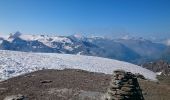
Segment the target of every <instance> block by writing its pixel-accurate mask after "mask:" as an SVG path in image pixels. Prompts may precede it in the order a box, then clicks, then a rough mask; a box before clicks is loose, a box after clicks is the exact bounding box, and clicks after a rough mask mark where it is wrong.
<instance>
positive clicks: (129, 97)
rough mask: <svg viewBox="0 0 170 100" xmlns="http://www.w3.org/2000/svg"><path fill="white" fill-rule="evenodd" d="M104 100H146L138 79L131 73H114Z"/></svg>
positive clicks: (119, 71)
mask: <svg viewBox="0 0 170 100" xmlns="http://www.w3.org/2000/svg"><path fill="white" fill-rule="evenodd" d="M104 100H144V98H143V95H142V90H141V89H140V86H139V83H138V81H137V78H136V76H135V75H134V74H132V73H131V72H125V71H123V70H116V71H114V72H113V76H112V80H111V82H110V86H109V88H108V90H107V93H106V95H105V96H104Z"/></svg>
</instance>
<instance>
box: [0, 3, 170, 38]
mask: <svg viewBox="0 0 170 100" xmlns="http://www.w3.org/2000/svg"><path fill="white" fill-rule="evenodd" d="M15 31H21V32H23V33H32V34H57V35H70V34H76V33H82V34H87V35H90V34H95V35H108V36H117V35H119V34H121V35H125V34H129V35H134V36H143V37H148V36H149V37H151V36H154V37H170V0H0V33H4V34H8V33H11V32H15Z"/></svg>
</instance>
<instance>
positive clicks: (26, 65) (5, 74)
mask: <svg viewBox="0 0 170 100" xmlns="http://www.w3.org/2000/svg"><path fill="white" fill-rule="evenodd" d="M65 68H72V69H82V70H87V71H90V72H101V73H105V74H112V72H113V70H117V69H122V70H125V71H129V72H132V73H140V74H142V75H144V76H145V77H146V78H148V79H151V80H156V73H154V72H152V71H149V70H147V69H144V68H142V67H140V66H137V65H134V64H130V63H127V62H123V61H118V60H113V59H107V58H100V57H92V56H83V55H70V54H57V53H30V52H18V51H7V50H0V80H1V81H2V80H6V79H9V78H12V77H15V76H18V75H21V74H25V73H30V72H33V71H37V70H41V69H59V70H62V69H65Z"/></svg>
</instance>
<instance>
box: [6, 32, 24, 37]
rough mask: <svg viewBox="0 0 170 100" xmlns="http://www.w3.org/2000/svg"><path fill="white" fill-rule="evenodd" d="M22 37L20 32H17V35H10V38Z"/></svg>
mask: <svg viewBox="0 0 170 100" xmlns="http://www.w3.org/2000/svg"><path fill="white" fill-rule="evenodd" d="M20 35H22V33H21V32H19V31H17V32H15V33H10V36H9V38H17V37H19V36H20Z"/></svg>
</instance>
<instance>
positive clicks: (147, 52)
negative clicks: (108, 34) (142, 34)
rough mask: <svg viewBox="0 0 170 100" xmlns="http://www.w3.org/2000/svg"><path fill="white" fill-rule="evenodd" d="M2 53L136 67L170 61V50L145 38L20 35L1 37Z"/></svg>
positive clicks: (18, 33) (0, 47) (17, 33)
mask: <svg viewBox="0 0 170 100" xmlns="http://www.w3.org/2000/svg"><path fill="white" fill-rule="evenodd" d="M0 49H1V50H14V51H24V52H46V53H64V54H80V55H90V56H99V57H105V58H111V59H117V60H122V61H127V62H131V63H135V64H142V63H145V62H149V61H153V60H158V59H162V58H164V59H165V60H166V59H167V60H169V61H170V48H169V46H168V45H166V44H163V43H154V42H152V41H150V40H146V39H143V38H120V39H108V38H103V37H83V36H80V35H71V36H45V35H25V34H21V33H20V32H16V33H14V34H10V35H9V36H0Z"/></svg>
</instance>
